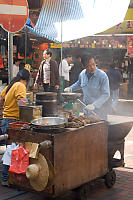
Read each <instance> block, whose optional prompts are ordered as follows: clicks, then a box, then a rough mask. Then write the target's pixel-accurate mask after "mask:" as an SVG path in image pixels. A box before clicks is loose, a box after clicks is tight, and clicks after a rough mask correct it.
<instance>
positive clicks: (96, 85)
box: [64, 55, 110, 120]
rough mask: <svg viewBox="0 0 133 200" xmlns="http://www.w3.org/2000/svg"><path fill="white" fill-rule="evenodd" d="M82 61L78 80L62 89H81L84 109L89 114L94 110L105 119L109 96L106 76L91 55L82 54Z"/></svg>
mask: <svg viewBox="0 0 133 200" xmlns="http://www.w3.org/2000/svg"><path fill="white" fill-rule="evenodd" d="M82 63H83V65H84V67H85V69H84V70H83V71H82V72H81V73H80V74H79V79H78V81H77V82H75V83H74V84H73V85H71V86H70V87H67V88H65V90H64V91H65V92H74V91H76V90H79V89H82V91H83V101H84V103H85V104H86V107H85V110H86V111H87V112H88V113H90V114H91V111H94V112H95V113H96V114H97V115H98V116H100V117H101V119H104V120H106V119H107V112H108V109H109V105H108V99H109V97H110V89H109V80H108V77H107V75H106V73H105V72H103V71H102V70H100V69H98V68H97V67H96V63H95V61H94V58H93V56H90V55H86V56H84V59H83V60H82ZM85 114H87V113H86V112H85Z"/></svg>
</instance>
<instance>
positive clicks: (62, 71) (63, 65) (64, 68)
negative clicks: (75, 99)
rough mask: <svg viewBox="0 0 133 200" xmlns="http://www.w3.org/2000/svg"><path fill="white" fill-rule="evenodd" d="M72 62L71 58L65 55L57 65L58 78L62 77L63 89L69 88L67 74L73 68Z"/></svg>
mask: <svg viewBox="0 0 133 200" xmlns="http://www.w3.org/2000/svg"><path fill="white" fill-rule="evenodd" d="M71 62H72V56H71V55H66V56H65V58H64V59H63V60H62V62H60V65H59V75H60V77H64V87H68V86H69V81H70V79H69V72H70V70H71V68H72V67H73V66H74V64H73V63H71Z"/></svg>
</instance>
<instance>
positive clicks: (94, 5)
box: [29, 0, 130, 42]
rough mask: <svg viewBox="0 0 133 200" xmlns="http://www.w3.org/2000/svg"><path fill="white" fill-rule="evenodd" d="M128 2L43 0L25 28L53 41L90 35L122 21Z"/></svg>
mask: <svg viewBox="0 0 133 200" xmlns="http://www.w3.org/2000/svg"><path fill="white" fill-rule="evenodd" d="M129 2H130V0H122V1H121V0H117V1H116V0H44V1H43V6H42V9H41V12H40V15H39V18H38V21H37V24H36V25H35V27H34V28H33V29H31V30H29V31H30V32H32V33H35V34H38V35H40V36H42V37H45V38H47V39H49V40H52V41H55V42H57V41H58V42H61V41H62V42H64V41H69V40H75V39H77V38H82V37H86V36H90V35H94V34H95V33H98V32H102V31H103V30H106V29H107V28H110V27H112V26H114V25H115V24H118V23H120V22H121V21H123V19H124V16H125V14H126V11H127V8H128V5H129ZM119 11H120V12H119Z"/></svg>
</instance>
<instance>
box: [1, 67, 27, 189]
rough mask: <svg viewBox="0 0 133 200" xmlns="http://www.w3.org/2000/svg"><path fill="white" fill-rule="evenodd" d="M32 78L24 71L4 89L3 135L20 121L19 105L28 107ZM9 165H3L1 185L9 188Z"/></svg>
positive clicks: (2, 96) (2, 99) (2, 95)
mask: <svg viewBox="0 0 133 200" xmlns="http://www.w3.org/2000/svg"><path fill="white" fill-rule="evenodd" d="M29 78H30V73H29V71H28V70H26V69H22V70H20V71H19V72H18V74H17V76H16V77H14V78H13V79H12V81H11V83H10V84H9V85H8V86H7V87H5V88H4V89H3V91H2V92H1V96H0V104H1V105H2V104H4V110H3V120H2V124H1V130H2V134H6V133H7V128H8V127H9V123H12V122H15V121H18V120H19V105H27V104H28V100H27V98H26V86H27V84H28V81H29ZM8 169H9V165H4V162H3V165H2V176H1V179H2V180H1V184H2V185H4V186H8Z"/></svg>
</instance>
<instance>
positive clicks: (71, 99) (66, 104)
mask: <svg viewBox="0 0 133 200" xmlns="http://www.w3.org/2000/svg"><path fill="white" fill-rule="evenodd" d="M61 95H62V97H63V100H64V101H63V108H64V109H65V110H68V111H70V110H71V111H73V113H74V114H75V115H76V116H79V112H80V110H81V106H80V103H79V102H78V101H77V102H76V100H77V99H78V98H79V97H81V96H82V94H81V93H61Z"/></svg>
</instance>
